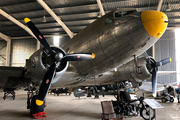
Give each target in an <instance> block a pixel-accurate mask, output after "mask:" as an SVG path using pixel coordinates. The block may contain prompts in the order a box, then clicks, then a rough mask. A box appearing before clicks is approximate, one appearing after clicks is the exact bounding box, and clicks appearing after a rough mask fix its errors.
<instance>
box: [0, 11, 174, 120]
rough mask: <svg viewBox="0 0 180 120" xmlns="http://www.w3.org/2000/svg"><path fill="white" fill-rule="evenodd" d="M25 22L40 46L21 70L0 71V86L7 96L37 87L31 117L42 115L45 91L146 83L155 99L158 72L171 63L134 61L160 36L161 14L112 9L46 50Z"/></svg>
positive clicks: (165, 20)
mask: <svg viewBox="0 0 180 120" xmlns="http://www.w3.org/2000/svg"><path fill="white" fill-rule="evenodd" d="M122 13H124V14H122ZM24 21H25V23H26V24H27V25H28V27H29V28H30V29H31V31H32V32H33V33H34V35H35V36H36V37H37V39H38V40H39V41H40V43H41V44H42V45H43V46H44V47H42V48H40V49H39V50H38V51H36V52H35V53H34V54H33V55H32V56H31V57H30V58H29V59H27V60H26V65H25V67H4V66H1V67H0V73H1V74H0V81H1V82H0V87H1V88H3V89H4V90H6V91H14V89H16V88H18V87H23V86H28V85H29V84H33V85H34V86H33V87H39V92H38V94H37V95H34V96H33V97H32V98H31V97H29V98H28V101H27V103H28V105H27V108H28V109H30V113H31V115H35V116H37V117H39V116H40V117H42V116H45V112H44V100H45V97H46V94H47V92H48V90H49V88H50V87H51V88H63V87H74V86H94V85H95V82H96V85H108V84H115V83H119V82H125V81H129V82H131V83H132V85H133V87H139V86H140V85H141V84H142V81H143V80H146V79H148V78H151V79H152V90H153V96H156V84H157V80H156V78H157V68H158V67H159V66H161V65H164V64H167V63H169V62H171V59H170V58H167V59H163V60H161V61H160V62H156V61H155V60H154V59H153V58H152V57H150V56H148V55H147V57H139V55H141V54H142V53H144V52H146V51H147V50H148V49H149V48H150V47H151V46H152V45H154V44H155V43H156V42H157V41H158V39H159V38H160V37H161V36H162V35H163V33H164V32H165V30H166V28H167V25H168V18H167V16H166V15H165V14H164V13H163V12H159V11H143V12H137V11H136V10H135V9H117V10H114V11H112V12H109V13H108V14H106V15H104V16H102V17H101V18H99V19H97V20H96V21H94V22H93V23H91V24H90V25H88V26H87V27H85V28H84V29H83V30H82V31H80V32H79V33H78V34H76V36H74V37H73V38H72V39H71V40H69V41H68V42H67V43H66V44H65V45H64V46H63V47H62V48H60V47H55V46H50V45H49V44H48V43H47V41H46V40H45V38H44V37H43V35H42V34H41V33H40V32H39V30H38V29H37V28H36V27H35V25H34V24H33V22H32V21H31V20H30V19H29V18H25V19H24ZM114 69H117V71H114ZM94 81H95V82H94Z"/></svg>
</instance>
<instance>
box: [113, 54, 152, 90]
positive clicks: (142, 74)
mask: <svg viewBox="0 0 180 120" xmlns="http://www.w3.org/2000/svg"><path fill="white" fill-rule="evenodd" d="M151 59H152V58H151ZM152 60H153V61H155V60H154V59H152ZM151 69H152V68H151V62H150V61H149V59H147V58H145V57H140V58H138V59H137V63H136V62H135V60H132V61H130V62H128V63H126V64H124V65H122V66H121V67H119V68H118V69H117V72H115V74H114V76H117V78H116V80H115V81H126V80H128V81H130V82H131V83H132V85H133V87H138V86H141V84H142V81H143V80H146V79H148V78H150V77H151Z"/></svg>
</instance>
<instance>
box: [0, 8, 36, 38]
mask: <svg viewBox="0 0 180 120" xmlns="http://www.w3.org/2000/svg"><path fill="white" fill-rule="evenodd" d="M0 14H1V15H3V16H4V17H5V18H7V19H9V20H10V21H12V22H13V23H15V24H16V25H18V26H19V27H21V28H23V29H24V30H26V31H27V32H28V33H29V34H30V35H32V36H33V37H34V38H35V39H37V38H36V36H35V35H34V34H33V33H32V31H31V30H30V29H29V28H28V27H26V26H25V25H24V24H22V23H21V22H19V21H18V20H16V19H15V18H13V17H12V16H10V15H9V14H7V13H6V12H4V11H3V10H2V9H0Z"/></svg>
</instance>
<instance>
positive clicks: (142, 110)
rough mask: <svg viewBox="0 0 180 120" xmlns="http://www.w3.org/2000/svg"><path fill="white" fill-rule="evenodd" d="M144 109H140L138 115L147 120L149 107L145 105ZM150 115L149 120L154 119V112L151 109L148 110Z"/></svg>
mask: <svg viewBox="0 0 180 120" xmlns="http://www.w3.org/2000/svg"><path fill="white" fill-rule="evenodd" d="M146 109H147V112H146ZM146 109H145V108H141V109H140V115H141V117H142V118H143V119H144V120H149V105H146ZM150 115H151V120H153V119H154V118H155V110H154V109H152V108H150Z"/></svg>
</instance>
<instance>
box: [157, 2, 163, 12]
mask: <svg viewBox="0 0 180 120" xmlns="http://www.w3.org/2000/svg"><path fill="white" fill-rule="evenodd" d="M162 3H163V0H159V3H158V7H157V11H160V10H161V6H162Z"/></svg>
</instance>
